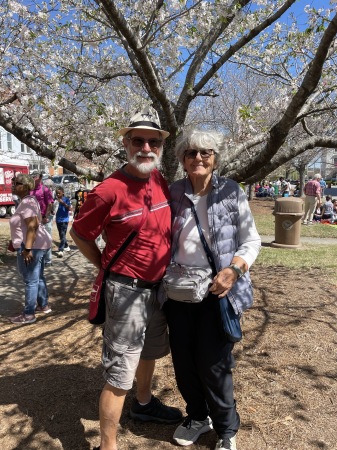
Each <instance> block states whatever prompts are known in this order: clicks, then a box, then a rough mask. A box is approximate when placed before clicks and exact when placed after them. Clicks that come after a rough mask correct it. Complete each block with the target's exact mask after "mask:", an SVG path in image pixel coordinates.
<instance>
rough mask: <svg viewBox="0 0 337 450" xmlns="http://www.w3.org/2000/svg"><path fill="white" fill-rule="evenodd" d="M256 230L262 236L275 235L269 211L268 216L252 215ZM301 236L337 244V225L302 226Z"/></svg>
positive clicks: (273, 220)
mask: <svg viewBox="0 0 337 450" xmlns="http://www.w3.org/2000/svg"><path fill="white" fill-rule="evenodd" d="M254 219H255V223H256V228H257V230H258V232H259V233H260V234H261V235H263V236H272V235H274V234H275V216H274V215H273V214H272V211H270V213H269V214H254ZM301 236H304V237H317V238H336V243H337V225H323V224H320V223H314V224H313V225H302V226H301Z"/></svg>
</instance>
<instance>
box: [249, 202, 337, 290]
mask: <svg viewBox="0 0 337 450" xmlns="http://www.w3.org/2000/svg"><path fill="white" fill-rule="evenodd" d="M254 219H255V223H256V227H257V229H258V231H259V233H260V234H261V235H265V236H274V235H275V216H274V215H273V214H272V210H270V213H269V211H268V212H267V214H258V213H256V214H255V213H254ZM301 236H303V237H312V238H335V239H336V243H335V244H334V243H332V244H320V243H319V241H318V242H317V240H315V239H313V241H312V243H303V244H302V245H301V247H299V248H297V249H292V248H276V247H270V246H263V247H262V249H261V252H260V254H259V256H258V258H257V260H256V262H255V265H257V266H258V265H262V266H270V270H273V267H274V266H285V267H288V268H294V269H296V268H297V269H304V268H316V267H317V268H321V269H322V270H325V271H326V272H327V273H328V274H330V275H331V277H332V279H333V280H334V281H335V282H337V226H336V225H323V224H319V223H315V224H313V225H310V226H309V225H306V226H304V225H302V226H301Z"/></svg>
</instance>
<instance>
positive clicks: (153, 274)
mask: <svg viewBox="0 0 337 450" xmlns="http://www.w3.org/2000/svg"><path fill="white" fill-rule="evenodd" d="M168 199H169V191H168V187H167V184H166V182H165V180H164V178H163V177H162V175H161V174H160V172H159V171H158V170H156V169H155V170H153V171H152V172H151V176H150V178H149V179H146V180H143V179H138V178H133V177H130V176H128V175H127V174H126V173H125V172H123V171H122V170H117V171H116V172H114V173H113V174H112V175H111V176H110V177H109V178H107V179H105V180H104V181H103V182H102V183H101V184H99V185H98V186H96V187H95V188H94V189H93V190H92V191H91V192H90V193H89V194H88V197H87V200H86V201H85V202H84V204H83V206H82V207H81V209H80V211H79V214H78V216H77V217H76V219H75V221H74V223H73V229H74V231H75V233H76V234H77V235H78V236H79V237H80V238H82V239H85V240H88V241H93V240H95V239H96V238H97V237H98V236H99V235H100V234H101V233H102V231H103V230H105V232H106V236H107V244H106V247H105V249H104V251H103V254H102V266H103V267H106V266H107V265H108V263H109V262H110V261H111V258H112V257H113V255H114V254H115V252H116V251H117V250H118V248H119V247H120V246H121V244H122V243H123V242H124V240H125V239H126V238H127V236H128V235H129V234H130V233H131V232H132V231H133V230H135V229H136V228H137V227H138V225H139V223H140V221H141V220H142V213H143V207H144V204H145V203H146V204H148V205H149V211H148V214H147V217H146V221H145V223H144V224H143V226H142V228H141V230H140V231H139V233H138V235H137V236H136V237H135V238H134V240H133V241H132V242H131V244H129V246H128V247H127V249H126V250H125V251H124V252H123V254H122V255H121V256H120V258H119V259H118V260H117V262H116V263H115V264H114V265H113V267H112V268H111V270H113V271H114V272H117V273H120V274H123V275H127V276H129V277H132V278H139V279H141V280H145V281H158V280H160V279H161V278H162V277H163V275H164V273H165V269H166V266H167V265H168V263H169V262H170V246H171V210H170V206H169V201H168Z"/></svg>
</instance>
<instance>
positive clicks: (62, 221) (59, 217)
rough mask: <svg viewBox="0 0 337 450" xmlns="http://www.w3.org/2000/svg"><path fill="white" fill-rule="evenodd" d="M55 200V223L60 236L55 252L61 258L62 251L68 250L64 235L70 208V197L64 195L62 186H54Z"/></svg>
mask: <svg viewBox="0 0 337 450" xmlns="http://www.w3.org/2000/svg"><path fill="white" fill-rule="evenodd" d="M56 200H57V201H58V205H59V206H58V208H57V212H56V225H57V229H58V232H59V236H60V245H59V250H58V252H57V253H56V254H57V256H58V257H59V258H62V257H63V252H64V251H65V252H69V251H70V247H69V245H68V242H67V237H66V236H67V230H68V224H69V211H70V210H71V202H70V199H69V198H68V197H66V196H65V195H64V189H63V187H62V186H58V187H57V188H56Z"/></svg>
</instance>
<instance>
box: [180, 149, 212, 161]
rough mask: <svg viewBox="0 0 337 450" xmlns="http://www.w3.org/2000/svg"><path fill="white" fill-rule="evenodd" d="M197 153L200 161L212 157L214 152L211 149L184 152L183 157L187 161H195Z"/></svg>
mask: <svg viewBox="0 0 337 450" xmlns="http://www.w3.org/2000/svg"><path fill="white" fill-rule="evenodd" d="M198 153H200V156H201V158H202V159H208V158H209V157H210V156H212V155H214V151H213V150H212V149H207V150H186V151H185V153H184V156H185V157H186V158H187V159H195V158H196V157H197V154H198Z"/></svg>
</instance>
